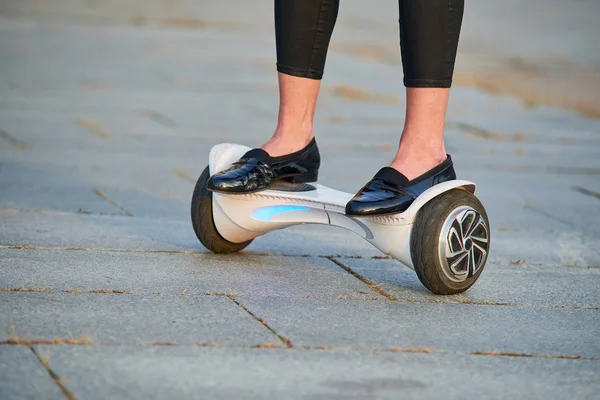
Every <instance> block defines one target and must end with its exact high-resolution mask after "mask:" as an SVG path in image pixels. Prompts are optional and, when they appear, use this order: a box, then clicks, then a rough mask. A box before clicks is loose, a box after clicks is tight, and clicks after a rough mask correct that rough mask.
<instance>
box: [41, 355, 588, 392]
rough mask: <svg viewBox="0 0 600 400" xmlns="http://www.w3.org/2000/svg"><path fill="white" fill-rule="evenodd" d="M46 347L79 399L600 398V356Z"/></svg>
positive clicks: (56, 369) (58, 370)
mask: <svg viewBox="0 0 600 400" xmlns="http://www.w3.org/2000/svg"><path fill="white" fill-rule="evenodd" d="M41 348H43V349H44V350H46V351H47V352H48V353H49V354H50V357H51V359H52V367H53V368H54V369H55V371H56V372H57V373H58V374H59V375H60V376H64V377H66V379H67V383H68V385H69V389H70V390H72V391H73V393H74V395H75V396H76V397H78V398H92V399H93V398H100V397H102V398H105V397H119V398H139V397H144V398H165V397H168V398H173V399H179V398H188V397H190V396H192V397H193V396H196V395H198V394H199V393H201V394H202V397H203V398H236V399H271V398H273V399H280V398H286V399H287V398H289V399H306V398H311V399H362V398H366V397H368V398H371V399H397V398H398V397H402V398H407V399H422V398H428V399H442V398H471V397H478V398H495V397H497V396H498V395H499V394H500V393H501V394H502V397H505V396H506V397H509V398H514V399H527V398H545V399H546V398H547V399H563V398H577V399H591V398H593V397H594V395H595V393H597V391H598V390H599V389H600V385H599V383H598V380H597V379H596V377H597V373H598V368H599V362H598V361H582V360H560V359H536V358H529V359H528V358H522V357H482V356H468V355H453V354H446V355H434V354H406V353H377V352H369V351H366V352H360V351H315V350H284V349H268V350H265V349H238V348H212V349H210V348H198V347H161V348H157V347H112V346H111V347H97V346H94V347H89V346H85V347H81V346H80V347H64V346H62V347H58V346H54V347H48V346H41ZM540 370H543V371H544V373H543V374H540ZM448 371H453V372H452V374H449V373H448ZM198 377H202V379H198ZM457 382H469V384H468V385H460V384H456V383H457Z"/></svg>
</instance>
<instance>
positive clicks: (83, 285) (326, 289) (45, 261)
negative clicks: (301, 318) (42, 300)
mask: <svg viewBox="0 0 600 400" xmlns="http://www.w3.org/2000/svg"><path fill="white" fill-rule="evenodd" d="M0 276H1V277H0V290H1V288H3V287H10V288H18V287H28V288H31V287H38V288H39V287H48V288H52V289H54V290H56V291H62V290H66V289H79V290H82V291H84V292H85V291H86V290H88V289H115V290H133V291H135V292H136V293H138V294H152V293H153V292H160V293H161V295H163V296H169V295H177V294H178V293H180V292H182V291H183V290H186V291H187V293H188V294H190V295H194V294H196V293H198V292H201V293H215V292H221V293H235V294H236V295H241V296H258V297H262V296H268V297H290V298H303V297H312V298H333V299H335V298H337V297H339V296H347V297H359V298H367V297H368V298H378V299H383V297H382V296H380V295H378V294H377V293H374V292H372V291H371V290H370V289H369V288H368V287H367V286H366V285H364V284H363V283H362V282H361V281H359V280H358V279H356V278H354V277H353V276H352V275H350V274H348V273H347V272H346V271H344V270H343V269H342V268H340V267H339V266H337V265H336V264H334V263H333V262H331V261H329V260H328V259H326V258H320V257H282V256H256V255H235V254H234V255H215V254H181V253H179V254H177V253H175V254H169V253H126V252H110V251H45V250H11V249H0Z"/></svg>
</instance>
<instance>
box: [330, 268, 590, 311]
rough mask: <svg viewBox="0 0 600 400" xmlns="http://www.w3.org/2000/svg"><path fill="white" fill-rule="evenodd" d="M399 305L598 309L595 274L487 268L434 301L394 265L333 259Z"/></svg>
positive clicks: (409, 274) (415, 280)
mask: <svg viewBox="0 0 600 400" xmlns="http://www.w3.org/2000/svg"><path fill="white" fill-rule="evenodd" d="M337 261H338V262H341V263H343V264H344V265H346V266H348V267H350V268H351V269H352V270H353V271H355V272H356V273H358V274H359V275H361V276H363V277H365V278H366V279H368V280H370V281H371V282H373V283H374V284H376V285H381V288H383V289H384V290H386V291H387V292H388V293H390V294H391V295H392V296H394V297H396V298H397V299H399V300H415V301H440V302H444V301H447V302H461V301H470V302H482V303H486V302H489V303H502V304H513V305H532V306H546V307H592V308H598V309H600V292H599V291H598V288H600V269H598V268H576V267H550V266H537V265H526V264H521V265H511V264H508V263H505V262H503V263H499V264H492V263H488V264H487V266H486V267H485V269H484V271H483V273H482V274H481V276H480V278H479V279H478V280H477V282H476V283H475V284H474V285H473V286H471V288H470V289H469V290H467V291H466V292H464V293H462V294H461V295H456V296H437V295H434V294H432V293H430V292H429V291H428V290H427V289H426V288H425V287H424V286H423V285H422V284H421V282H420V281H419V278H418V277H417V275H416V273H415V272H414V271H412V270H410V269H408V268H405V267H402V266H401V264H399V263H398V262H397V261H394V260H370V259H348V258H346V259H344V258H341V259H338V260H337Z"/></svg>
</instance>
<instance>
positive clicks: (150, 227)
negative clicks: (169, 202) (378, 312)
mask: <svg viewBox="0 0 600 400" xmlns="http://www.w3.org/2000/svg"><path fill="white" fill-rule="evenodd" d="M0 220H1V221H2V225H1V226H0V245H5V246H10V245H33V246H59V247H83V248H116V249H150V250H189V251H206V249H204V247H203V246H202V245H201V244H200V242H199V241H198V239H197V238H196V236H195V234H194V232H193V229H192V224H191V221H185V222H183V221H168V220H155V219H148V218H133V217H120V216H98V215H79V214H71V213H43V212H42V213H41V214H40V213H36V212H13V211H11V210H6V211H4V212H2V213H0ZM245 251H246V252H247V253H251V252H257V253H269V254H291V255H306V254H309V255H323V256H330V255H340V254H342V255H347V256H364V257H370V256H376V255H381V252H380V251H378V250H377V249H375V248H374V247H373V246H371V245H370V244H369V243H367V242H366V241H365V240H363V239H361V238H360V237H359V236H358V235H356V234H354V233H351V232H348V231H346V230H344V229H341V228H337V227H328V226H324V225H322V226H296V227H290V228H286V229H284V230H280V231H274V232H270V233H268V234H266V235H264V236H262V237H259V238H257V239H255V240H254V242H252V243H251V244H250V246H248V247H247V248H246V249H245Z"/></svg>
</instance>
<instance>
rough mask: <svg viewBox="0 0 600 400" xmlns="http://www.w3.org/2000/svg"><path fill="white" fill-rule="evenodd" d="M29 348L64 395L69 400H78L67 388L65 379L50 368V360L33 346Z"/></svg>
mask: <svg viewBox="0 0 600 400" xmlns="http://www.w3.org/2000/svg"><path fill="white" fill-rule="evenodd" d="M28 347H29V349H30V350H31V352H32V353H33V354H34V355H35V356H36V358H37V359H38V361H39V362H40V364H42V367H44V369H45V370H46V372H48V375H50V378H52V380H53V381H54V383H55V384H56V386H58V388H59V389H60V391H61V392H62V393H63V395H64V396H65V397H66V398H67V399H68V400H76V399H77V398H76V397H75V395H74V394H73V393H72V392H71V391H70V390H69V389H67V387H66V386H65V383H64V379H63V378H62V377H61V376H59V375H58V374H56V372H54V371H53V370H52V368H51V367H50V363H49V362H48V359H47V358H46V357H45V356H43V355H41V354H40V353H39V351H38V350H36V349H35V348H34V347H33V346H28Z"/></svg>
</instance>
